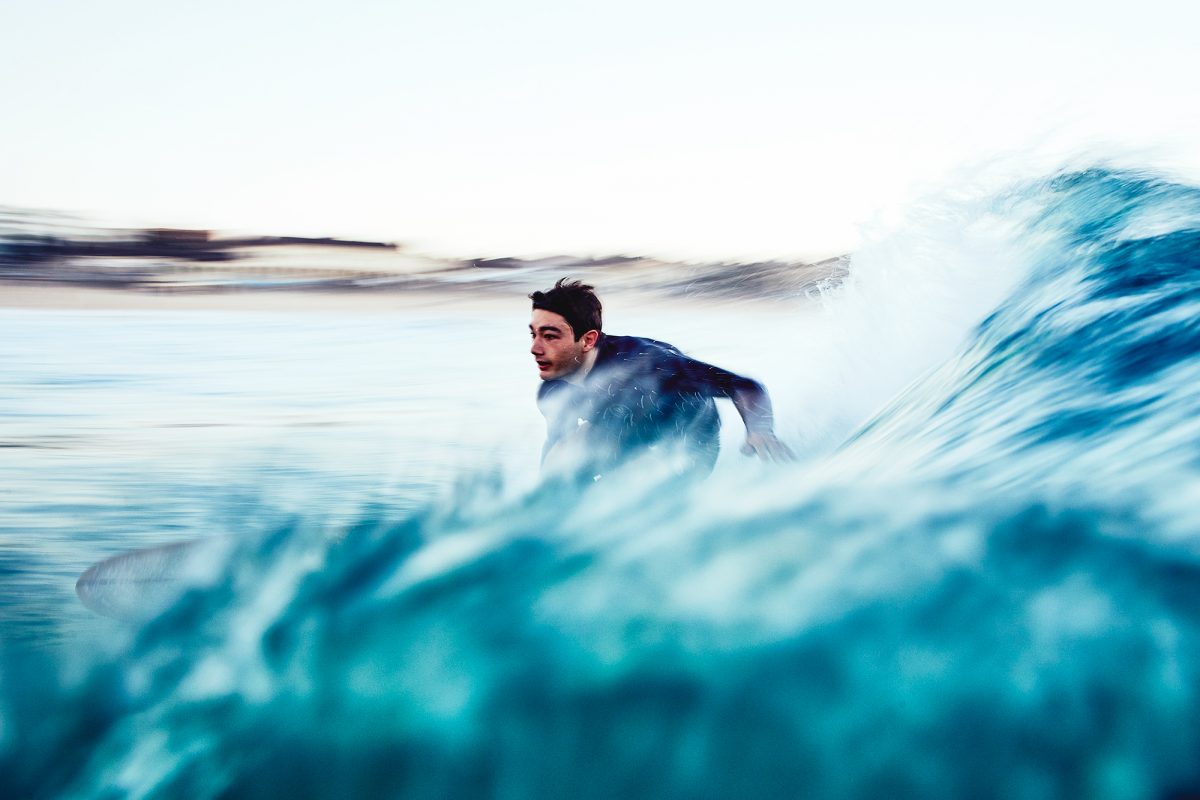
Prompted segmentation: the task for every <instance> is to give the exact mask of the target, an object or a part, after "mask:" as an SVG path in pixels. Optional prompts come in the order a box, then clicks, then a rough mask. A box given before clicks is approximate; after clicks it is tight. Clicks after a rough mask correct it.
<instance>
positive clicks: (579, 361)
mask: <svg viewBox="0 0 1200 800" xmlns="http://www.w3.org/2000/svg"><path fill="white" fill-rule="evenodd" d="M529 332H530V335H532V336H533V346H532V347H531V348H529V352H530V353H532V354H533V358H534V360H535V361H537V366H538V377H540V378H541V379H542V380H544V381H552V380H554V379H556V378H565V377H566V376H568V375H570V374H571V373H572V372H574V371H575V370H577V369H579V368H580V367H581V366H583V356H584V353H585V352H586V350H587V348H586V347H585V342H587V340H588V337H587V336H583V337H581V338H580V340H579V341H575V333H574V331H572V330H571V326H570V325H569V324H568V323H567V321H566V319H564V318H563V316H562V314H555V313H554V312H553V311H547V310H545V309H544V308H535V309H534V310H533V320H532V321H531V322H530V323H529Z"/></svg>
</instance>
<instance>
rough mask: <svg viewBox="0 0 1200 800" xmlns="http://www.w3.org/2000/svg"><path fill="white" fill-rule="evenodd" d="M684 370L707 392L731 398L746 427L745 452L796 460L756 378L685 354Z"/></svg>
mask: <svg viewBox="0 0 1200 800" xmlns="http://www.w3.org/2000/svg"><path fill="white" fill-rule="evenodd" d="M681 358H682V359H683V362H684V364H683V369H682V373H683V375H684V377H685V378H686V379H687V380H689V381H691V382H692V383H693V384H694V385H695V386H696V387H697V389H698V390H700V391H702V392H704V393H705V394H710V395H714V396H723V397H728V398H729V399H730V400H732V401H733V406H734V408H736V409H737V411H738V414H739V415H740V416H741V418H742V422H743V423H744V424H745V426H746V442H745V444H743V445H742V453H743V454H745V455H748V456H749V455H755V456H758V457H759V458H762V459H765V460H767V461H795V460H796V455H795V454H794V453H793V452H792V450H791V448H789V447H788V446H787V445H786V444H784V443H783V442H781V441H779V438H778V437H777V436H775V415H774V413H773V412H772V410H771V398H770V396H769V395H768V394H767V390H766V388H765V387H764V386H763V385H762V384H761V383H759V382H758V381H756V380H753V379H751V378H746V377H743V376H741V375H738V374H736V373H733V372H730V371H729V370H725V369H721V368H720V367H715V366H713V365H712V364H705V363H704V362H703V361H696V360H694V359H691V358H688V357H687V356H681Z"/></svg>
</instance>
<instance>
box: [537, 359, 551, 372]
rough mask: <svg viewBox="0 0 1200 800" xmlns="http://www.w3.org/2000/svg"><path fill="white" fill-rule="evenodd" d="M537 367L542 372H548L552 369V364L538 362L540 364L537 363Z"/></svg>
mask: <svg viewBox="0 0 1200 800" xmlns="http://www.w3.org/2000/svg"><path fill="white" fill-rule="evenodd" d="M537 365H538V369H540V370H542V371H545V370H548V369H550V362H549V361H538V362H537Z"/></svg>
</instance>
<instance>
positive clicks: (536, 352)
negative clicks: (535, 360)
mask: <svg viewBox="0 0 1200 800" xmlns="http://www.w3.org/2000/svg"><path fill="white" fill-rule="evenodd" d="M529 352H530V353H533V354H534V355H535V356H540V355H541V354H542V345H541V344H540V343H539V342H538V340H537V339H534V340H533V346H531V347H530V348H529Z"/></svg>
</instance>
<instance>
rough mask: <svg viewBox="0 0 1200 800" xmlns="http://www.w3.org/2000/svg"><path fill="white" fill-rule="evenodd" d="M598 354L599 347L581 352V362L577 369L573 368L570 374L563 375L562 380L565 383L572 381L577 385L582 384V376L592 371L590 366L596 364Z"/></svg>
mask: <svg viewBox="0 0 1200 800" xmlns="http://www.w3.org/2000/svg"><path fill="white" fill-rule="evenodd" d="M599 354H600V348H598V347H593V348H592V349H591V350H588V351H587V352H586V353H584V354H583V363H582V364H581V365H580V366H579V369H577V370H575V371H574V372H572V373H571V374H570V375H566V376H564V377H563V380H564V381H566V382H567V383H574V384H576V385H577V386H582V385H583V380H584V378H586V377H587V376H588V373H590V372H591V371H592V367H594V366H596V357H597V356H598V355H599Z"/></svg>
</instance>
